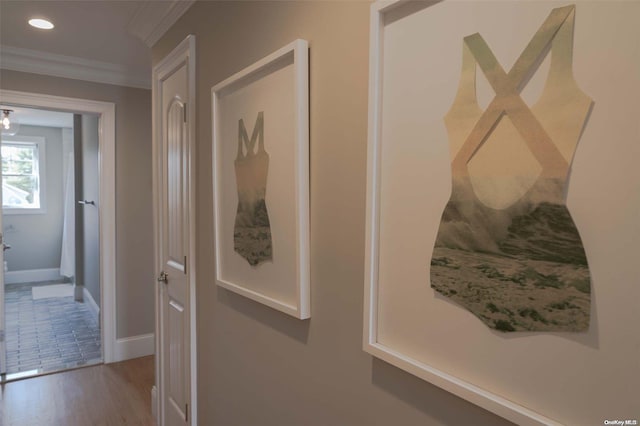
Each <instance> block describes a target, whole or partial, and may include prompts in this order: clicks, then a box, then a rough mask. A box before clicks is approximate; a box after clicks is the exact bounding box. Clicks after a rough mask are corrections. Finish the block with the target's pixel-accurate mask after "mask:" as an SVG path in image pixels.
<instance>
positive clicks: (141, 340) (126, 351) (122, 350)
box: [113, 333, 155, 362]
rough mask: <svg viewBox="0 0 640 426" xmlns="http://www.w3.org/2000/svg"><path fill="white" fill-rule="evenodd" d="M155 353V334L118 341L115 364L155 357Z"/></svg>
mask: <svg viewBox="0 0 640 426" xmlns="http://www.w3.org/2000/svg"><path fill="white" fill-rule="evenodd" d="M154 352H155V342H154V336H153V333H149V334H141V335H139V336H132V337H125V338H122V339H116V347H115V351H114V360H113V362H118V361H125V360H127V359H133V358H139V357H141V356H147V355H153V353H154Z"/></svg>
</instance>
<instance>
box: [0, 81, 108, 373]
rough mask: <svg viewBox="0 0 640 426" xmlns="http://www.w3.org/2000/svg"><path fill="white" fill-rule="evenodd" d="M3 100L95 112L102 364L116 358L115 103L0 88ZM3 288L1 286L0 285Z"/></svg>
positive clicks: (72, 111) (24, 105)
mask: <svg viewBox="0 0 640 426" xmlns="http://www.w3.org/2000/svg"><path fill="white" fill-rule="evenodd" d="M0 99H2V103H4V104H9V105H16V106H23V107H35V108H43V109H50V110H55V111H63V112H70V113H76V114H97V115H98V116H99V117H100V124H99V127H98V152H99V171H98V176H99V182H100V183H99V188H100V202H99V205H98V215H99V221H100V230H99V233H100V304H101V307H100V330H101V336H102V357H103V362H104V363H105V364H108V363H111V362H116V361H118V359H116V353H115V349H116V276H117V275H116V195H115V192H116V178H115V176H116V167H115V162H116V161H115V159H116V158H115V145H116V143H115V142H116V106H115V104H114V103H112V102H102V101H94V100H89V99H80V98H68V97H63V96H54V95H46V94H42V93H32V92H22V91H15V90H0ZM3 291H4V289H3Z"/></svg>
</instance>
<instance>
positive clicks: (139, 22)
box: [127, 0, 195, 47]
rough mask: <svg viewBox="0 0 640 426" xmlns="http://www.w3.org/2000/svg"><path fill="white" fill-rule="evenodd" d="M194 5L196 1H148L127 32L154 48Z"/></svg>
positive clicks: (131, 21)
mask: <svg viewBox="0 0 640 426" xmlns="http://www.w3.org/2000/svg"><path fill="white" fill-rule="evenodd" d="M193 3H195V0H170V1H157V0H155V1H154V0H147V1H145V2H143V3H142V4H141V5H140V7H138V10H137V11H136V13H135V14H134V15H133V17H132V18H131V20H130V21H129V23H128V24H127V31H128V32H129V33H130V34H132V35H134V36H136V37H138V38H139V39H141V40H142V41H143V42H144V43H145V44H146V45H147V46H148V47H153V45H154V44H156V43H157V41H158V40H160V37H162V36H163V35H164V33H166V32H167V31H168V30H169V28H171V26H172V25H173V24H175V23H176V21H177V20H178V19H180V17H181V16H182V15H183V14H184V13H185V12H186V11H187V10H188V9H189V8H190V7H191V6H192V5H193Z"/></svg>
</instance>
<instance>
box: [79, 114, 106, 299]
mask: <svg viewBox="0 0 640 426" xmlns="http://www.w3.org/2000/svg"><path fill="white" fill-rule="evenodd" d="M81 123H82V124H81V132H80V133H81V135H82V141H81V143H82V152H81V155H82V195H80V196H77V197H76V199H78V200H90V201H94V202H95V203H96V205H95V206H93V205H90V204H87V205H79V206H80V210H81V212H82V216H83V220H82V228H83V230H82V239H83V242H82V250H83V253H82V263H83V265H82V285H84V286H85V287H86V288H87V290H88V291H89V293H91V296H92V297H93V300H95V302H96V303H97V304H98V305H99V304H100V222H99V215H98V208H99V205H100V203H99V200H100V188H99V184H100V181H99V178H98V166H99V164H98V117H95V116H91V115H83V116H82V118H81ZM76 217H78V216H77V215H76Z"/></svg>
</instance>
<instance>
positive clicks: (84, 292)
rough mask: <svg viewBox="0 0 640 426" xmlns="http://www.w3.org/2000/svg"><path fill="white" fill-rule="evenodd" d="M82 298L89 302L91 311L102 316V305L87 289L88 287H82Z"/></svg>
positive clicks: (96, 315)
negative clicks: (99, 304)
mask: <svg viewBox="0 0 640 426" xmlns="http://www.w3.org/2000/svg"><path fill="white" fill-rule="evenodd" d="M82 300H84V303H86V304H87V307H88V308H89V309H90V310H91V312H92V313H93V314H94V315H95V317H96V318H100V306H98V304H97V303H96V301H95V300H93V296H92V295H91V293H90V292H89V290H87V288H86V287H82Z"/></svg>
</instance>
